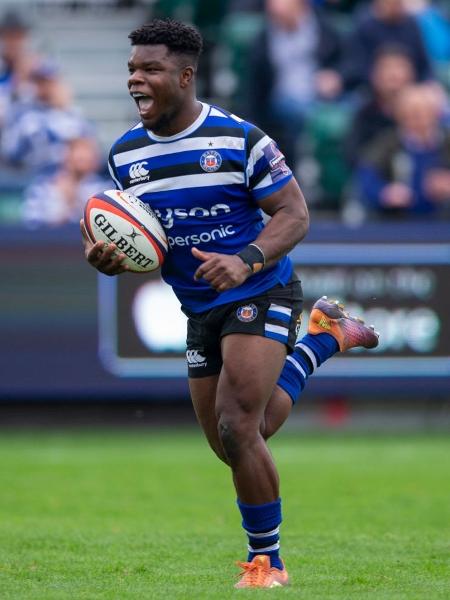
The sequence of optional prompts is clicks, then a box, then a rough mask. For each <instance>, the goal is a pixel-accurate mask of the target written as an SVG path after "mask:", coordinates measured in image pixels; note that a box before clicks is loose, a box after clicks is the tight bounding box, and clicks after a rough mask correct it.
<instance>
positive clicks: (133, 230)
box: [84, 190, 168, 273]
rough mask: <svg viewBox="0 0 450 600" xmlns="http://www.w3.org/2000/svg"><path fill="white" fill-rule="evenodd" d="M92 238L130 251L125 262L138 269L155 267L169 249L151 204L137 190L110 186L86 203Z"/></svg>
mask: <svg viewBox="0 0 450 600" xmlns="http://www.w3.org/2000/svg"><path fill="white" fill-rule="evenodd" d="M84 224H85V228H86V233H87V235H88V236H89V238H90V240H91V241H92V242H93V243H95V242H99V241H101V242H106V243H107V244H115V245H116V246H117V252H123V254H125V255H126V259H124V261H123V264H126V265H127V266H128V267H129V269H130V271H134V272H135V273H140V272H148V271H155V270H156V269H158V268H159V267H160V266H161V265H162V264H163V262H164V258H165V256H166V254H167V250H168V242H167V237H166V234H165V231H164V229H163V227H162V225H161V223H160V222H159V220H158V218H157V216H156V215H155V213H154V212H153V211H152V209H151V208H150V206H149V205H148V204H146V203H145V202H142V201H141V200H140V199H139V198H137V197H136V196H133V194H129V193H128V192H122V191H121V190H106V191H104V192H100V193H98V194H94V195H93V196H91V197H90V198H89V200H88V201H87V202H86V205H85V207H84Z"/></svg>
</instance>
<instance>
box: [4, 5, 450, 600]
mask: <svg viewBox="0 0 450 600" xmlns="http://www.w3.org/2000/svg"><path fill="white" fill-rule="evenodd" d="M245 4H246V3H245V2H242V5H245ZM248 4H252V3H251V2H249V3H248ZM256 4H258V3H257V2H256ZM358 4H361V5H362V4H364V3H363V2H361V3H358V2H351V1H348V2H340V3H333V2H330V3H329V5H330V6H329V8H330V12H329V18H330V19H331V20H332V21H334V23H335V25H336V27H338V28H339V29H340V30H341V31H343V32H345V31H348V30H349V28H350V27H351V24H352V18H353V16H352V12H351V10H352V9H354V8H355V5H356V8H358ZM443 4H444V5H445V2H444V3H443ZM238 5H239V3H235V2H232V1H231V0H230V2H229V3H228V2H225V1H223V2H222V1H217V2H211V1H209V2H203V1H202V0H197V1H194V0H192V1H191V2H188V1H182V0H172V1H170V0H167V1H166V2H164V1H161V2H156V1H155V2H154V1H142V2H139V1H135V2H134V1H133V0H129V1H126V0H125V1H122V2H121V1H117V2H112V1H110V0H97V1H88V0H87V1H80V2H78V1H71V2H68V1H67V2H66V1H65V0H42V1H40V2H26V1H24V0H20V1H19V0H16V2H15V3H14V9H15V10H20V11H21V13H22V14H23V15H25V18H26V20H27V22H28V23H29V24H30V25H31V33H32V40H33V45H34V47H35V48H36V49H38V50H39V51H41V52H43V53H44V54H45V55H46V56H49V57H50V58H51V59H52V60H54V61H55V62H56V63H57V64H58V65H59V67H60V69H61V73H62V75H63V77H64V78H65V79H66V80H67V82H68V83H69V85H70V86H71V88H72V89H73V92H74V102H75V104H76V105H77V106H79V107H80V108H81V109H82V110H83V112H84V114H85V115H86V116H87V117H88V118H89V119H90V120H92V121H93V123H94V124H95V127H96V131H97V136H98V139H99V142H100V146H101V148H102V150H103V152H104V153H105V155H106V152H107V150H108V146H109V144H110V143H111V142H112V141H113V140H114V139H115V138H116V136H117V135H119V134H120V133H122V132H123V130H125V129H126V128H127V127H128V126H129V123H130V122H133V120H134V119H135V107H134V104H133V103H132V102H131V101H130V99H129V98H128V95H127V93H126V86H125V80H126V60H127V57H128V52H129V45H128V40H127V34H128V33H129V31H130V30H131V29H133V28H134V27H135V26H136V25H138V24H140V23H142V22H143V21H145V20H146V19H147V18H148V17H149V16H151V15H152V14H158V15H171V16H176V17H181V18H184V19H194V20H195V21H196V22H197V23H198V24H199V26H200V27H201V28H202V31H203V33H204V35H205V37H206V39H207V41H208V46H209V50H208V55H207V61H206V62H207V66H206V70H205V71H204V72H202V73H201V77H200V91H201V94H202V95H203V97H206V99H208V100H210V101H212V102H217V103H218V104H220V105H223V106H225V107H228V108H230V109H232V110H234V111H236V112H237V113H238V114H244V113H245V111H246V105H245V101H246V100H245V98H246V95H245V91H246V90H245V86H246V81H247V79H248V71H247V69H248V64H247V61H246V57H247V51H248V48H249V46H250V44H251V41H252V40H254V39H255V36H256V35H257V33H258V31H259V29H260V27H261V25H262V20H263V15H262V13H261V11H258V10H252V11H250V10H249V11H247V12H246V11H242V10H239V11H236V12H235V11H233V10H230V7H236V6H238ZM9 8H10V5H9V4H8V3H5V2H3V1H1V2H0V13H1V12H2V11H3V10H5V11H6V10H7V9H9ZM444 8H445V6H444ZM449 69H450V67H449V66H448V65H447V66H445V65H442V64H440V65H439V72H440V74H442V81H443V83H445V84H446V83H447V82H448V81H450V76H449V74H450V70H449ZM211 72H212V73H214V78H213V79H212V80H211V78H210V74H211ZM208 73H209V74H208ZM348 124H349V121H348V114H346V113H345V112H344V113H343V112H342V110H341V108H340V107H339V106H334V105H333V104H329V105H328V106H327V109H326V110H324V111H323V110H319V111H318V112H316V113H315V115H314V118H312V119H311V122H310V123H309V124H308V128H307V129H306V130H305V132H304V134H303V138H302V144H303V147H304V148H305V149H306V154H305V158H304V159H303V162H302V164H301V165H300V167H299V170H298V175H299V179H300V181H301V183H302V185H303V186H304V187H305V188H306V191H307V196H308V200H309V204H310V208H311V215H312V227H311V232H310V234H309V235H308V238H307V240H306V241H305V242H304V243H302V244H301V246H300V247H299V248H297V249H295V251H294V252H293V258H294V261H295V263H296V268H297V269H298V271H299V274H300V276H301V277H302V279H303V283H304V291H305V304H306V310H305V315H304V322H306V321H307V314H308V309H309V307H310V306H311V304H312V302H313V301H314V299H315V298H316V297H318V296H320V295H322V294H327V295H328V296H330V297H332V296H337V297H339V298H340V299H342V300H344V301H346V303H347V304H348V306H349V307H351V308H352V309H356V310H362V311H364V313H365V314H367V315H368V317H369V318H370V322H374V323H375V325H376V327H377V329H379V330H380V332H381V339H382V343H381V345H380V349H379V350H378V351H376V352H372V353H365V352H360V353H357V352H355V353H352V354H351V355H348V356H345V357H337V358H336V359H334V360H333V361H330V364H329V365H326V366H324V367H323V368H321V370H320V373H318V374H317V375H315V377H314V378H313V379H312V380H311V381H310V382H309V386H308V388H307V390H306V392H305V393H304V395H303V396H302V399H301V402H299V404H298V406H296V407H295V409H294V411H293V414H292V415H291V417H290V419H289V421H288V423H287V424H286V427H285V429H284V432H282V433H281V435H280V436H278V437H277V440H276V441H275V442H274V444H273V446H272V448H273V451H274V454H275V456H276V458H277V463H278V464H279V466H280V470H281V473H282V478H283V482H284V487H283V497H286V534H285V536H284V538H283V540H284V541H285V542H286V558H287V560H288V564H289V565H290V568H292V570H293V571H294V572H295V577H296V579H297V580H298V581H300V583H301V585H302V588H301V589H302V590H303V591H302V593H303V596H302V597H305V598H318V599H319V598H320V600H324V599H326V598H330V599H331V598H336V599H337V598H339V599H341V598H342V600H344V599H345V600H348V598H352V597H354V598H363V597H364V598H365V597H369V595H370V597H373V598H377V599H378V598H379V599H381V598H383V599H384V598H386V599H387V598H389V599H393V598H395V599H396V600H401V599H403V598H405V600H406V599H407V600H414V599H417V600H418V599H422V598H424V597H428V598H442V599H443V598H446V597H448V595H447V594H448V571H446V568H447V567H448V540H449V532H448V522H449V514H448V481H449V472H448V429H449V425H450V410H449V409H450V314H449V310H448V297H449V292H450V227H449V221H448V220H446V219H445V218H442V219H428V218H427V217H423V218H422V219H420V220H418V219H415V220H413V221H408V220H407V219H395V220H391V221H390V220H379V219H371V218H366V216H365V215H364V212H363V211H362V210H361V207H360V206H359V205H358V204H357V202H355V200H354V198H353V195H352V188H351V185H349V182H351V172H349V170H348V167H347V166H346V164H345V161H344V160H343V155H342V143H343V139H344V138H345V133H346V131H347V128H348ZM26 183H27V181H26V178H24V177H23V174H22V173H21V172H20V171H17V170H15V169H14V168H11V166H7V165H6V164H5V163H2V165H1V168H0V248H1V252H2V260H1V261H0V282H1V283H0V307H1V310H0V332H1V349H0V462H1V466H0V487H1V489H2V494H1V498H0V515H1V519H0V596H1V597H2V598H21V599H22V598H33V599H34V598H36V599H37V598H45V599H46V600H48V599H51V598H55V599H56V598H58V599H60V598H66V597H67V598H68V597H73V596H75V597H77V598H89V599H92V598H121V600H123V599H124V598H152V599H153V598H163V597H164V598H167V597H170V598H183V599H189V600H190V599H191V598H196V599H197V598H205V599H208V600H210V599H211V598H224V597H232V596H231V593H230V592H229V587H230V581H231V579H230V578H232V577H233V573H234V571H233V562H234V560H236V558H241V557H240V556H239V552H240V551H241V549H242V548H243V546H242V542H243V540H242V539H241V537H242V536H241V537H240V532H239V522H238V518H237V515H236V514H235V510H234V506H233V504H234V498H233V495H232V493H231V486H230V482H229V477H228V474H227V473H226V471H225V470H224V469H222V470H221V467H220V466H218V465H217V463H216V462H215V459H214V457H213V456H212V454H211V453H208V449H207V447H206V444H205V443H204V441H203V440H202V438H201V435H200V433H199V431H198V428H197V427H196V425H195V422H194V417H193V414H192V409H191V406H190V402H189V398H188V393H187V392H188V390H187V384H186V381H185V378H184V370H185V367H184V361H183V358H182V355H183V354H182V353H183V350H182V348H183V322H182V320H181V317H180V319H178V317H177V315H178V312H177V306H176V302H175V301H174V299H173V297H172V296H171V295H170V292H169V291H168V290H167V289H166V288H165V287H164V286H163V285H162V284H161V283H160V282H159V280H158V279H157V277H149V278H143V277H137V276H133V275H126V276H123V277H121V278H119V279H117V280H115V279H114V280H113V279H109V278H103V277H97V275H96V273H95V272H94V270H93V269H91V268H89V267H88V265H87V264H86V263H85V261H84V257H83V253H82V250H81V244H80V236H79V231H78V228H77V226H76V225H73V224H72V225H70V224H68V225H64V226H61V227H57V228H55V227H37V228H30V227H29V226H26V225H24V224H23V223H22V221H21V218H22V217H21V215H22V212H21V210H22V206H23V194H24V189H25V185H26ZM199 498H201V505H199V502H200V500H199ZM199 513H201V515H200V514H199ZM155 515H156V517H155ZM200 516H201V517H202V518H200ZM224 527H225V528H226V530H227V532H233V533H229V534H227V536H225V538H224V536H223V530H224ZM206 549H207V550H206ZM212 549H214V551H212ZM149 556H150V557H153V558H154V557H155V556H156V557H158V558H157V561H156V562H155V561H154V560H152V559H149ZM218 556H219V557H221V558H220V560H223V561H224V562H223V564H224V567H223V573H222V570H221V575H220V577H219V576H218V575H217V569H216V565H215V561H216V560H217V557H218ZM225 565H226V566H225ZM446 565H447V566H446ZM200 566H201V568H200ZM180 568H181V569H182V571H181V574H180V572H179V569H180ZM208 586H210V587H209V588H208ZM228 594H230V595H228ZM287 595H289V597H293V598H294V597H295V598H298V597H300V592H299V590H298V588H297V587H296V584H294V586H293V588H292V589H291V590H288V591H287Z"/></svg>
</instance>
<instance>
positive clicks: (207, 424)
mask: <svg viewBox="0 0 450 600" xmlns="http://www.w3.org/2000/svg"><path fill="white" fill-rule="evenodd" d="M218 380H219V375H218V374H217V375H210V376H208V377H200V378H192V377H191V378H189V390H190V393H191V399H192V405H193V407H194V411H195V414H196V416H197V420H198V422H199V424H200V427H201V428H202V429H203V432H204V434H205V436H206V439H207V440H208V442H209V445H210V446H211V448H212V449H213V450H214V452H215V453H216V454H217V456H218V457H219V458H220V460H222V461H223V462H224V463H226V464H228V458H227V456H226V454H225V452H224V450H223V446H222V442H221V441H220V437H219V431H218V429H217V415H216V390H217V382H218Z"/></svg>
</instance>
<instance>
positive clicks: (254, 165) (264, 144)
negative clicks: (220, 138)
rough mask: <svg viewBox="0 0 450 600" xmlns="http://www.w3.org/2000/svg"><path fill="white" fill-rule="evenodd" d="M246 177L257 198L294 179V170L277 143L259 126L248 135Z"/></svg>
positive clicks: (263, 196) (267, 194)
mask: <svg viewBox="0 0 450 600" xmlns="http://www.w3.org/2000/svg"><path fill="white" fill-rule="evenodd" d="M246 179H247V185H248V188H249V190H250V193H251V195H252V196H253V198H255V200H261V199H262V198H265V197H266V196H269V195H270V194H272V193H273V192H276V191H277V190H279V189H281V188H282V187H283V186H284V185H286V183H288V181H289V180H290V179H292V171H291V169H290V168H289V167H288V166H287V165H286V161H285V158H284V155H283V153H282V152H281V150H280V149H279V148H278V146H277V144H276V143H275V142H274V141H273V140H272V139H271V138H270V137H269V136H268V135H266V134H265V133H264V132H263V131H261V130H260V129H258V128H257V127H253V128H252V129H250V131H249V132H248V135H247V165H246Z"/></svg>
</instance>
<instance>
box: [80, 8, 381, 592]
mask: <svg viewBox="0 0 450 600" xmlns="http://www.w3.org/2000/svg"><path fill="white" fill-rule="evenodd" d="M129 37H130V40H131V44H132V51H131V56H130V59H129V64H128V68H129V78H128V89H129V93H130V95H131V96H132V97H133V98H134V100H135V102H136V105H137V109H138V112H139V116H140V121H139V123H137V124H136V125H135V126H134V127H132V128H131V129H130V130H129V131H127V132H126V133H125V134H124V135H123V136H122V137H121V138H120V139H119V140H118V141H117V142H116V143H115V144H114V145H113V147H112V149H111V153H110V158H109V166H110V172H111V176H112V178H113V179H114V181H115V183H116V185H117V187H118V188H120V189H123V190H126V191H129V192H130V193H133V194H135V195H137V196H139V197H140V198H141V200H143V201H145V202H148V203H149V204H150V205H151V206H152V208H153V209H154V210H155V211H156V213H157V214H158V216H159V218H160V219H161V222H162V224H163V225H164V227H165V230H166V233H167V235H168V239H169V244H170V252H169V253H168V256H167V258H166V260H165V262H164V265H163V267H162V277H163V279H164V280H165V281H166V282H167V283H168V284H169V285H171V286H172V288H173V290H174V292H175V294H176V295H177V297H178V299H179V300H180V302H181V305H182V310H183V311H184V312H185V313H186V315H187V316H188V326H187V354H186V356H187V368H188V376H189V385H190V391H191V396H192V402H193V406H194V409H195V412H196V415H197V418H198V421H199V423H200V425H201V427H202V428H203V431H204V433H205V435H206V437H207V439H208V441H209V443H210V445H211V447H212V449H213V450H214V452H215V453H216V454H217V455H218V457H219V458H220V459H221V460H223V461H224V462H225V463H226V464H227V465H229V467H230V469H231V472H232V477H233V483H234V486H235V489H236V493H237V504H238V507H239V510H240V512H241V515H242V525H243V528H244V530H245V532H246V534H247V536H248V551H249V553H248V557H247V560H246V561H245V562H242V563H239V564H240V566H241V568H242V571H241V573H240V579H239V581H238V583H237V584H236V587H240V588H246V587H262V588H265V587H275V586H283V585H286V584H287V583H288V574H287V571H286V569H285V567H284V564H283V562H282V560H281V558H280V555H279V548H280V543H279V527H280V523H281V500H280V497H279V479H278V473H277V470H276V468H275V465H274V462H273V459H272V456H271V454H270V452H269V449H268V447H267V445H266V440H267V438H269V437H270V436H271V435H272V434H273V433H275V431H277V429H278V428H279V427H280V426H281V425H282V423H283V422H284V420H285V419H286V418H287V416H288V414H289V411H290V409H291V406H292V403H293V402H295V401H296V400H297V398H298V396H299V395H300V392H301V390H302V389H303V387H304V385H305V382H306V380H307V378H308V377H309V376H310V375H311V374H312V372H313V371H314V369H315V368H316V367H317V366H319V365H320V364H321V363H322V362H324V361H325V360H326V359H328V358H330V357H331V356H332V355H333V354H334V353H335V352H337V351H339V350H340V351H344V350H346V349H348V348H351V347H356V346H364V347H366V348H370V347H374V346H376V345H377V343H378V336H377V334H376V333H375V332H374V331H373V330H372V329H371V328H369V327H366V326H365V325H364V324H363V323H362V322H360V321H359V320H357V319H354V318H352V317H350V316H349V315H348V314H347V313H345V312H344V310H343V307H342V306H341V305H339V304H338V303H333V302H330V301H328V300H327V299H326V298H325V297H323V298H321V299H320V300H318V301H317V302H316V304H315V305H314V307H313V311H312V314H311V319H310V324H309V331H308V334H307V335H306V336H305V337H304V338H303V339H302V340H300V342H298V343H297V344H296V345H295V342H296V337H297V333H298V325H299V323H300V315H301V310H302V291H301V284H300V281H298V280H297V278H296V277H295V275H294V273H293V268H292V264H291V261H290V259H289V258H288V257H287V253H288V252H289V251H290V250H291V249H292V248H293V247H294V246H295V245H296V244H298V243H299V242H300V241H301V240H302V239H303V237H304V236H305V234H306V232H307V230H308V225H309V218H308V210H307V207H306V203H305V200H304V197H303V195H302V192H301V191H300V188H299V186H298V184H297V182H296V181H295V179H294V177H293V175H292V173H291V170H290V169H289V167H288V166H287V165H286V164H285V161H284V157H283V155H282V154H281V152H280V151H279V149H278V148H277V145H276V143H275V142H274V141H273V140H271V139H270V138H269V137H268V136H267V135H266V134H265V133H264V132H262V131H261V130H259V129H258V128H257V127H255V126H254V125H252V124H251V123H248V122H245V121H243V120H242V119H240V118H239V117H236V116H235V115H232V114H229V113H228V112H227V111H225V110H223V109H221V108H219V107H216V106H211V105H209V104H207V103H205V102H200V101H199V100H197V98H196V92H195V74H196V70H197V63H198V59H199V55H200V53H201V49H202V39H201V37H200V35H199V33H198V32H197V30H196V29H195V28H193V27H191V26H189V25H186V24H183V23H180V22H176V21H171V20H154V21H152V22H150V23H149V24H147V25H144V26H143V27H141V28H139V29H137V30H135V31H133V32H132V33H131V34H130V36H129ZM261 101H264V99H263V98H261ZM262 212H264V213H265V214H266V215H268V216H269V217H271V219H270V220H269V221H268V222H267V224H266V225H264V223H263V219H262ZM81 229H82V232H83V240H84V246H85V254H86V258H87V260H88V261H89V263H90V264H91V265H93V266H94V267H95V268H97V269H98V270H99V271H100V272H102V273H104V274H106V275H117V274H120V273H123V272H124V271H126V270H127V268H126V266H124V265H122V261H123V259H124V258H125V256H124V255H123V254H120V253H119V254H118V255H115V251H116V249H117V248H116V247H115V245H114V244H110V245H108V246H107V247H104V244H103V243H101V242H97V243H96V244H92V243H91V242H90V241H89V240H88V238H87V236H86V233H85V230H84V225H83V222H81ZM287 354H288V356H287Z"/></svg>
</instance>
